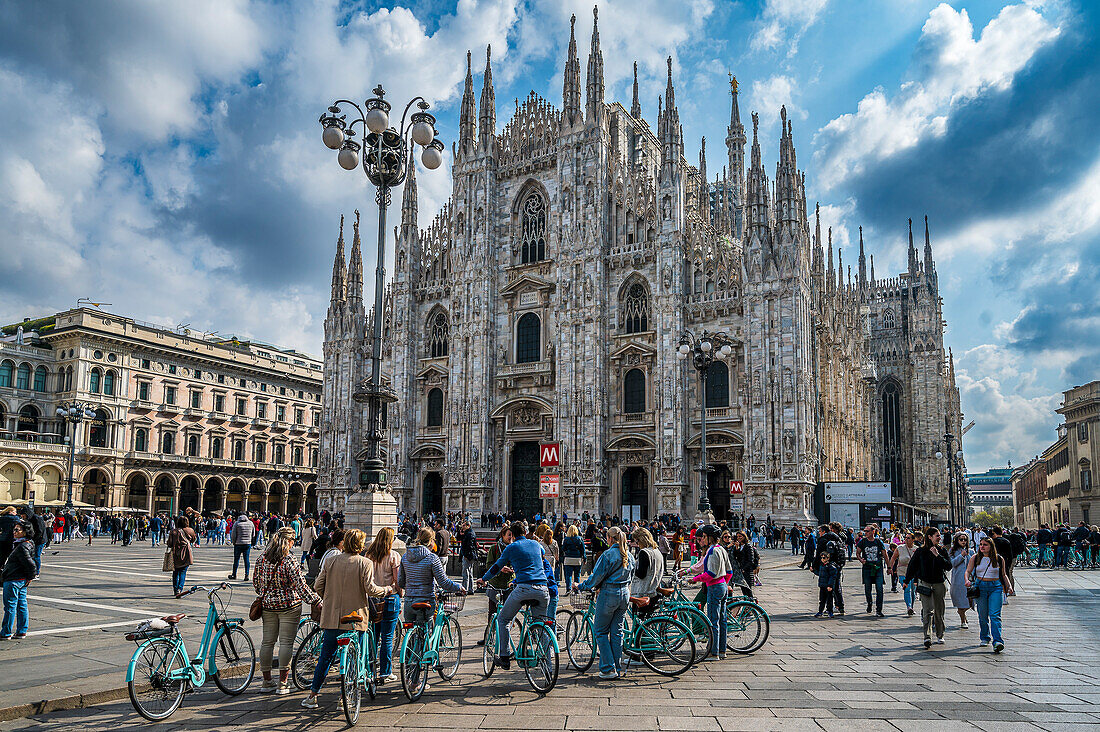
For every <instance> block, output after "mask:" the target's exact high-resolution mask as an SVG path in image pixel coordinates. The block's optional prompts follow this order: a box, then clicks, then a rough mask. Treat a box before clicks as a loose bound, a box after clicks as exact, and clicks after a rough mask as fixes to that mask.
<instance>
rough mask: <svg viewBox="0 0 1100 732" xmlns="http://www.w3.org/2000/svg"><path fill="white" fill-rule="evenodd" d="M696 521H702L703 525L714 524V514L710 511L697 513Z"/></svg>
mask: <svg viewBox="0 0 1100 732" xmlns="http://www.w3.org/2000/svg"><path fill="white" fill-rule="evenodd" d="M695 520H696V521H702V522H703V523H704V524H714V523H715V520H714V514H713V513H712V512H710V511H698V512H696V514H695Z"/></svg>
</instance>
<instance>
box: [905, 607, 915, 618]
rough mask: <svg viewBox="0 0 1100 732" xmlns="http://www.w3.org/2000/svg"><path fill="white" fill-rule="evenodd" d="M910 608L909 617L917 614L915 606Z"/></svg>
mask: <svg viewBox="0 0 1100 732" xmlns="http://www.w3.org/2000/svg"><path fill="white" fill-rule="evenodd" d="M908 610H909V612H908V613H907V615H909V617H913V616H914V615H916V612H914V610H913V608H908Z"/></svg>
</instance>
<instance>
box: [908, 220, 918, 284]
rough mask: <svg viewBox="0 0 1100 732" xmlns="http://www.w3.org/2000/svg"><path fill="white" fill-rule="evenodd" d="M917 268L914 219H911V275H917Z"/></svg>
mask: <svg viewBox="0 0 1100 732" xmlns="http://www.w3.org/2000/svg"><path fill="white" fill-rule="evenodd" d="M917 269H919V265H918V264H917V248H916V247H915V246H913V219H909V276H910V277H916V275H917Z"/></svg>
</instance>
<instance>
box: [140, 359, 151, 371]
mask: <svg viewBox="0 0 1100 732" xmlns="http://www.w3.org/2000/svg"><path fill="white" fill-rule="evenodd" d="M141 367H142V368H143V369H147V368H149V367H150V363H149V359H147V358H143V359H141Z"/></svg>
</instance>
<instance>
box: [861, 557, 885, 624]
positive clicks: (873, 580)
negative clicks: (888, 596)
mask: <svg viewBox="0 0 1100 732" xmlns="http://www.w3.org/2000/svg"><path fill="white" fill-rule="evenodd" d="M871 572H874V576H873V577H872V576H871ZM883 585H884V582H883V576H882V569H881V568H880V567H875V568H873V569H871V570H868V569H867V565H866V564H865V565H863V594H864V595H866V596H867V607H870V606H871V587H872V586H874V588H875V610H876V611H877V612H880V613H881V612H882V589H883Z"/></svg>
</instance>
